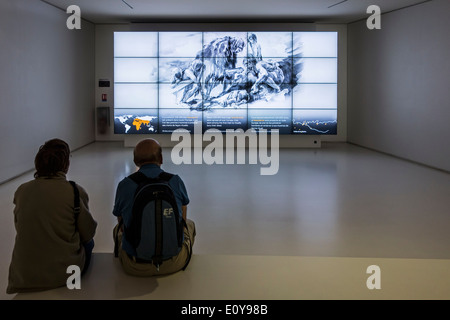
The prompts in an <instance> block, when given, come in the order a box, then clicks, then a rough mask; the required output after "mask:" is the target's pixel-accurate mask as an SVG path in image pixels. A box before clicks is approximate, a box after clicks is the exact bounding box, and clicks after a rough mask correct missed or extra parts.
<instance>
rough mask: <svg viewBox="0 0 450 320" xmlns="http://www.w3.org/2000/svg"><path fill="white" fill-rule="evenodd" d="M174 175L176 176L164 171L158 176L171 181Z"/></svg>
mask: <svg viewBox="0 0 450 320" xmlns="http://www.w3.org/2000/svg"><path fill="white" fill-rule="evenodd" d="M173 176H174V174H171V173H168V172H165V171H163V172H161V173H160V174H159V176H158V178H159V179H162V180H164V181H166V182H169V180H170V179H172V177H173Z"/></svg>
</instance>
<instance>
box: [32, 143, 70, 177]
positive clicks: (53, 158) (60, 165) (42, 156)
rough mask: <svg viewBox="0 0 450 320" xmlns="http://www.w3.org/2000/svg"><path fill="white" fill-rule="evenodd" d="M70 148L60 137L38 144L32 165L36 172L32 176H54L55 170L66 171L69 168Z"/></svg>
mask: <svg viewBox="0 0 450 320" xmlns="http://www.w3.org/2000/svg"><path fill="white" fill-rule="evenodd" d="M69 157H70V148H69V145H68V144H67V143H66V142H65V141H63V140H61V139H52V140H49V141H47V142H46V143H45V144H44V145H42V146H40V148H39V151H38V153H37V154H36V157H35V158H34V166H35V168H36V172H35V173H34V177H35V178H37V177H47V176H54V175H56V174H57V172H59V171H62V172H64V173H67V170H68V169H69V162H70V161H69Z"/></svg>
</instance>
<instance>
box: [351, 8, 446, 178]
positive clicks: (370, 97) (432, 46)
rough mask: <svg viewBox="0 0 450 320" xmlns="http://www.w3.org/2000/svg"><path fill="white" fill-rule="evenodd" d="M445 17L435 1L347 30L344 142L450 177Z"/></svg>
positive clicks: (358, 24) (444, 11)
mask: <svg viewBox="0 0 450 320" xmlns="http://www.w3.org/2000/svg"><path fill="white" fill-rule="evenodd" d="M381 10H382V8H381ZM449 13H450V1H448V0H434V1H431V2H426V3H423V4H420V5H416V6H412V7H409V8H405V9H402V10H398V11H394V12H390V13H387V14H383V15H382V16H381V29H380V30H369V29H368V28H367V27H366V21H360V22H356V23H352V24H349V25H348V141H349V142H351V143H354V144H358V145H361V146H364V147H367V148H371V149H375V150H378V151H381V152H385V153H388V154H392V155H395V156H398V157H401V158H405V159H408V160H411V161H414V162H418V163H422V164H425V165H428V166H431V167H435V168H438V169H441V170H446V171H450V125H449V121H450V90H449V89H450V59H449V52H450V36H449V31H450V19H449V18H448V15H449Z"/></svg>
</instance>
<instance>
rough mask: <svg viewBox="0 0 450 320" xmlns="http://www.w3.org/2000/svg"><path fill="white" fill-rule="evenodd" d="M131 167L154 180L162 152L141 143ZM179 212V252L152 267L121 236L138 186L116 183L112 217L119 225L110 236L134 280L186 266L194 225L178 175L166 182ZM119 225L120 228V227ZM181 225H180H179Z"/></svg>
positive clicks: (147, 142) (130, 182)
mask: <svg viewBox="0 0 450 320" xmlns="http://www.w3.org/2000/svg"><path fill="white" fill-rule="evenodd" d="M134 163H135V164H136V166H137V167H138V168H139V170H138V171H139V172H141V173H143V174H144V175H145V176H147V177H149V178H156V177H157V176H159V174H160V173H161V172H164V171H163V170H162V169H161V165H162V163H163V157H162V149H161V146H160V145H159V143H158V142H157V141H156V140H154V139H144V140H142V141H141V142H139V143H138V144H137V145H136V147H135V148H134ZM169 186H170V187H171V188H172V190H173V193H174V195H175V198H176V202H177V205H178V209H179V216H180V218H181V219H182V220H184V221H185V222H186V223H184V239H183V243H182V248H181V251H180V252H179V253H178V254H177V255H175V256H173V257H171V258H169V259H167V260H164V261H163V263H162V264H161V265H160V266H155V265H154V264H153V263H152V262H151V261H142V259H139V258H138V257H137V253H136V249H135V248H134V247H133V246H132V245H131V244H130V243H129V242H128V241H127V239H126V237H124V236H123V232H124V228H123V225H124V226H129V225H130V221H131V217H132V207H133V199H134V194H135V191H136V189H137V188H138V185H137V183H136V182H134V181H133V180H132V179H131V178H130V177H126V178H124V179H123V180H122V181H120V182H119V184H118V186H117V190H116V197H115V201H114V209H113V214H114V215H115V216H116V217H117V218H118V222H119V223H118V224H117V225H116V227H115V228H114V231H113V236H114V239H115V245H116V247H117V252H116V254H117V256H118V257H119V259H120V261H121V263H122V266H123V269H124V271H125V272H126V273H128V274H130V275H134V276H153V275H164V274H170V273H174V272H177V271H179V270H182V269H184V268H185V267H186V266H187V264H188V263H189V260H190V257H191V254H192V246H193V244H194V239H195V235H196V231H195V224H194V222H193V221H192V220H188V219H187V205H188V204H189V197H188V195H187V191H186V187H185V185H184V182H183V180H182V179H181V178H180V177H179V176H178V175H173V176H172V178H171V179H170V180H169ZM122 219H123V220H122ZM121 222H123V225H122V226H121ZM180 222H183V221H180Z"/></svg>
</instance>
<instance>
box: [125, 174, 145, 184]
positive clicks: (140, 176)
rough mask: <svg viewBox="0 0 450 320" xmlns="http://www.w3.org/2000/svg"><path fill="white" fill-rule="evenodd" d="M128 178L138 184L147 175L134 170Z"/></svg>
mask: <svg viewBox="0 0 450 320" xmlns="http://www.w3.org/2000/svg"><path fill="white" fill-rule="evenodd" d="M128 178H130V179H131V180H133V181H134V182H135V183H137V184H138V185H139V184H141V183H142V182H144V181H145V180H147V176H146V175H145V174H143V173H142V172H140V171H136V172H135V173H133V174H130V175H129V176H128Z"/></svg>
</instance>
